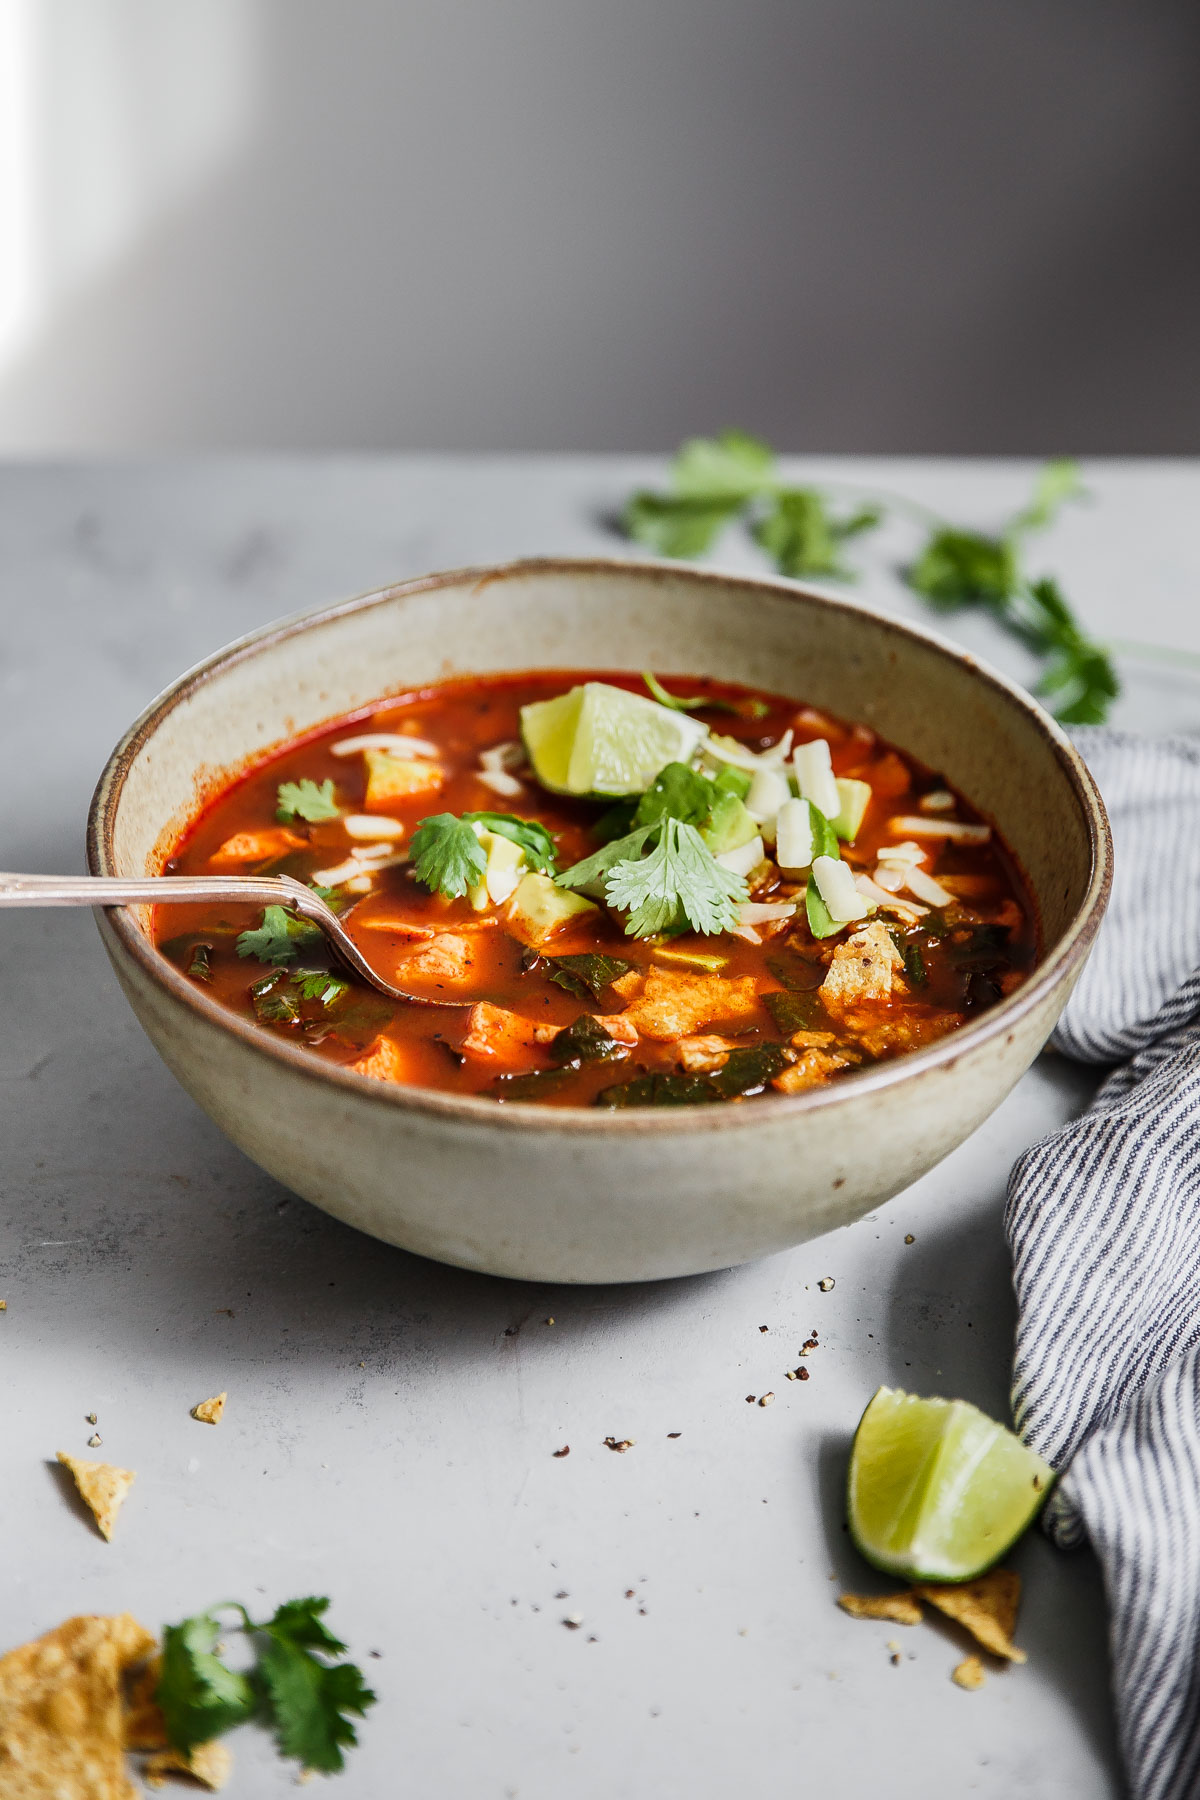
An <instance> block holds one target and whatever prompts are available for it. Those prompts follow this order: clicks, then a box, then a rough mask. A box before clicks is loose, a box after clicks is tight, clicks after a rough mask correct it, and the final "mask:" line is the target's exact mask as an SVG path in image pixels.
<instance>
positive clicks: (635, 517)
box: [624, 431, 883, 705]
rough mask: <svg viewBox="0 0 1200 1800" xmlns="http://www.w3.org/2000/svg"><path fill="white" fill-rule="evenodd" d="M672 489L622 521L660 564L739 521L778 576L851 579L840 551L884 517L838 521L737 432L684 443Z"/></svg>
mask: <svg viewBox="0 0 1200 1800" xmlns="http://www.w3.org/2000/svg"><path fill="white" fill-rule="evenodd" d="M671 485H672V488H673V490H674V491H673V492H671V493H668V494H651V493H646V492H640V493H636V494H635V495H634V496H633V498H632V500H631V501H630V502H629V505H628V507H627V508H626V510H625V516H624V525H625V530H626V531H627V533H628V534H629V536H630V537H631V538H636V539H637V541H638V542H639V543H642V544H648V545H649V546H650V548H651V549H652V550H657V551H658V553H659V555H660V556H683V557H688V556H702V555H703V553H704V552H705V551H706V550H707V549H708V548H709V546H710V545H711V544H712V542H713V539H714V538H715V537H716V535H717V533H718V532H719V531H720V530H721V528H722V526H724V525H727V524H729V523H730V522H731V521H732V520H733V519H736V518H738V517H741V516H745V517H747V518H748V519H749V520H750V521H751V526H752V529H753V531H754V535H755V536H756V537H757V538H758V540H759V542H760V543H761V544H762V545H763V548H764V549H765V550H767V551H768V552H769V553H770V554H771V555H772V556H773V557H774V558H775V562H776V566H777V567H778V568H779V570H780V571H781V573H782V574H784V575H793V576H799V575H833V576H836V577H838V578H839V579H840V580H843V581H845V580H849V579H851V575H850V571H849V570H848V569H846V568H845V567H844V566H843V564H842V562H841V560H840V558H839V555H838V550H839V547H840V545H841V544H842V543H843V542H844V540H845V539H846V538H848V537H854V536H856V535H857V534H858V533H859V532H863V531H869V530H870V529H871V528H872V527H873V526H875V525H877V524H878V523H879V521H880V519H881V518H882V516H883V514H882V511H881V509H880V508H879V507H877V506H860V507H858V508H856V509H855V510H854V511H853V512H851V513H848V514H847V515H846V516H845V517H838V516H837V515H835V513H834V512H833V511H832V510H831V508H830V505H829V502H828V500H827V499H826V498H825V496H824V495H823V494H821V493H819V492H818V490H817V489H816V488H804V487H802V488H794V487H788V486H787V485H786V484H785V483H783V482H781V481H780V479H779V475H778V472H777V468H776V462H775V453H774V451H773V450H772V449H771V447H770V445H769V444H764V443H762V442H761V440H760V439H758V438H753V437H749V436H748V435H747V434H746V433H745V432H742V431H723V432H722V433H721V434H720V436H719V437H716V438H692V439H690V440H689V442H688V443H686V444H684V446H683V448H682V449H681V450H680V451H679V454H678V455H677V456H676V458H675V460H674V462H673V463H672V464H671ZM655 698H656V699H658V698H659V696H658V695H655ZM662 704H663V705H666V704H668V702H666V701H663V702H662Z"/></svg>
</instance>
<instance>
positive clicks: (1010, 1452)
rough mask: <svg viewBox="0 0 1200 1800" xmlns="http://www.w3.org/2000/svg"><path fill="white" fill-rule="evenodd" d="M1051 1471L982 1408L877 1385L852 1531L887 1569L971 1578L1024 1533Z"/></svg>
mask: <svg viewBox="0 0 1200 1800" xmlns="http://www.w3.org/2000/svg"><path fill="white" fill-rule="evenodd" d="M1053 1480H1054V1471H1053V1470H1052V1469H1051V1467H1050V1465H1049V1463H1046V1462H1043V1461H1042V1459H1041V1457H1040V1456H1037V1455H1036V1454H1035V1453H1034V1452H1033V1451H1032V1450H1028V1449H1026V1447H1025V1445H1024V1444H1023V1443H1021V1441H1020V1439H1019V1438H1016V1437H1014V1436H1013V1434H1012V1432H1011V1431H1006V1430H1005V1429H1004V1427H1003V1425H997V1424H996V1422H995V1420H994V1419H989V1418H988V1417H987V1415H986V1414H985V1413H981V1412H980V1411H979V1409H978V1407H975V1406H969V1405H968V1404H967V1402H966V1401H965V1400H922V1399H919V1398H918V1396H917V1395H916V1394H905V1393H902V1392H901V1391H900V1389H899V1388H886V1387H881V1388H880V1389H879V1391H878V1393H877V1394H876V1395H875V1397H874V1399H873V1400H872V1401H871V1404H870V1405H869V1406H868V1407H867V1410H866V1412H865V1413H864V1414H863V1416H862V1418H861V1419H860V1420H859V1425H858V1430H857V1431H856V1432H855V1434H854V1448H853V1450H852V1451H851V1453H850V1478H849V1482H848V1486H847V1495H846V1501H847V1512H848V1515H849V1522H850V1533H851V1536H852V1537H853V1539H854V1541H855V1543H856V1544H857V1545H858V1548H859V1549H860V1550H861V1551H862V1553H863V1555H864V1556H865V1557H866V1559H867V1561H868V1562H871V1563H874V1564H875V1567H876V1568H877V1569H885V1570H886V1571H887V1573H888V1574H889V1575H901V1576H906V1577H909V1578H910V1579H915V1580H918V1581H970V1580H971V1579H972V1577H973V1576H975V1575H978V1574H979V1573H980V1572H981V1571H982V1570H983V1569H986V1568H989V1567H990V1566H991V1564H992V1563H994V1562H995V1561H996V1560H997V1558H998V1557H1001V1556H1003V1555H1004V1552H1005V1551H1006V1550H1007V1549H1008V1547H1009V1545H1010V1544H1012V1543H1014V1542H1015V1540H1016V1539H1017V1538H1019V1537H1020V1535H1021V1533H1022V1532H1023V1531H1024V1529H1025V1527H1026V1526H1027V1525H1028V1524H1029V1522H1030V1520H1031V1519H1032V1518H1033V1515H1034V1514H1035V1513H1036V1512H1037V1510H1038V1508H1039V1507H1040V1506H1041V1504H1042V1502H1043V1500H1044V1499H1045V1498H1046V1494H1047V1491H1048V1489H1049V1487H1050V1484H1051V1482H1052V1481H1053Z"/></svg>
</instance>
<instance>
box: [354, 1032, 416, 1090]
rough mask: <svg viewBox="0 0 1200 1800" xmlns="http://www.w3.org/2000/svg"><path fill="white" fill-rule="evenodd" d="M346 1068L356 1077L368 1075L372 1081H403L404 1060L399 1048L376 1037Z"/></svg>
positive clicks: (391, 1040)
mask: <svg viewBox="0 0 1200 1800" xmlns="http://www.w3.org/2000/svg"><path fill="white" fill-rule="evenodd" d="M347 1067H348V1068H350V1069H352V1070H353V1071H354V1073H355V1074H356V1075H369V1076H370V1077H371V1078H372V1080H374V1081H403V1080H404V1058H403V1056H402V1055H401V1053H400V1046H399V1045H398V1044H397V1043H395V1042H394V1041H393V1039H391V1038H387V1037H377V1038H376V1039H375V1042H374V1043H373V1044H369V1045H368V1046H367V1048H366V1049H365V1050H364V1051H363V1053H362V1055H361V1056H359V1057H357V1058H356V1059H355V1061H354V1062H352V1063H348V1064H347Z"/></svg>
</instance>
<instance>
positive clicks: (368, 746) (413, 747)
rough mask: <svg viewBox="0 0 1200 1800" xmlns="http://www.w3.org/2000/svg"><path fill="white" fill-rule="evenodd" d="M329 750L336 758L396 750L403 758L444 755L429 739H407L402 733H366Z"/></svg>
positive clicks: (331, 746) (344, 739)
mask: <svg viewBox="0 0 1200 1800" xmlns="http://www.w3.org/2000/svg"><path fill="white" fill-rule="evenodd" d="M329 748H330V749H331V750H332V752H333V754H334V755H335V756H353V755H354V753H355V751H356V750H394V751H396V753H397V754H398V755H401V756H440V755H441V754H442V753H441V751H440V750H439V749H438V747H437V745H436V744H431V743H430V742H429V741H428V739H427V738H419V737H406V736H405V734H404V733H403V732H401V731H364V732H361V733H360V734H359V736H358V737H349V738H342V739H341V740H340V742H338V743H336V744H331V745H330V746H329Z"/></svg>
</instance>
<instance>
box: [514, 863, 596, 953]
mask: <svg viewBox="0 0 1200 1800" xmlns="http://www.w3.org/2000/svg"><path fill="white" fill-rule="evenodd" d="M596 911H597V908H596V907H595V906H593V905H592V902H591V901H590V900H584V899H582V898H581V896H580V895H578V894H569V893H568V892H567V890H566V889H565V888H560V887H555V885H554V883H553V882H552V881H551V879H550V877H549V876H548V875H526V876H525V877H524V878H523V879H522V881H521V883H520V885H519V887H518V888H517V891H516V893H515V894H514V895H513V897H512V902H511V904H510V906H509V909H508V924H509V929H510V931H511V932H512V934H513V936H514V937H516V938H519V939H520V940H521V942H522V943H523V944H528V945H529V947H530V949H531V950H536V949H537V948H538V947H539V946H540V945H542V944H544V943H545V942H546V941H547V939H548V938H552V937H554V936H555V934H556V933H557V932H560V931H562V930H563V929H564V928H565V927H566V926H567V925H570V924H571V923H572V922H573V921H574V920H576V919H578V918H580V917H582V915H583V914H584V913H594V912H596Z"/></svg>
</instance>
